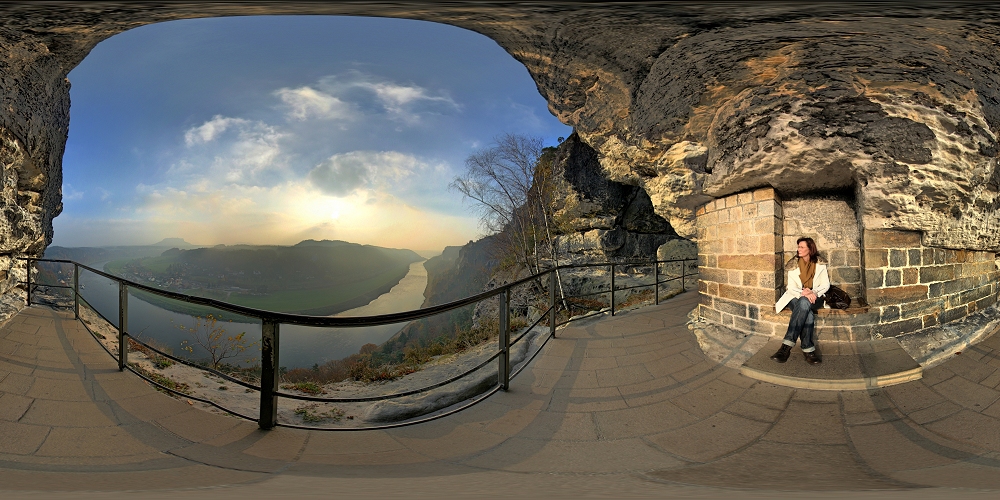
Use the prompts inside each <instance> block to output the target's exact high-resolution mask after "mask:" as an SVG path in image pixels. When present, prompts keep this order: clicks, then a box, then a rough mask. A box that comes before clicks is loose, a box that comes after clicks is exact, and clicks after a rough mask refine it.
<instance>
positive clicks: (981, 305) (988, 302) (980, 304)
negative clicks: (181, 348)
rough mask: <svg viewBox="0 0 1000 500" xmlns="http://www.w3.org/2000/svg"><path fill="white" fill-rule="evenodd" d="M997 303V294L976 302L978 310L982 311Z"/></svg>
mask: <svg viewBox="0 0 1000 500" xmlns="http://www.w3.org/2000/svg"><path fill="white" fill-rule="evenodd" d="M996 301H997V296H996V295H995V294H990V295H988V296H986V297H983V298H981V299H979V300H977V301H976V309H978V310H980V311H982V310H983V309H986V308H987V307H990V306H992V305H993V304H995V303H996Z"/></svg>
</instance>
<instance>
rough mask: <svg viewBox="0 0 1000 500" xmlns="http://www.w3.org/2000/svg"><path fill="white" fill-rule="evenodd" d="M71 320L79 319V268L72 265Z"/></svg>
mask: <svg viewBox="0 0 1000 500" xmlns="http://www.w3.org/2000/svg"><path fill="white" fill-rule="evenodd" d="M73 318H75V319H80V266H79V265H78V264H77V263H76V262H74V263H73Z"/></svg>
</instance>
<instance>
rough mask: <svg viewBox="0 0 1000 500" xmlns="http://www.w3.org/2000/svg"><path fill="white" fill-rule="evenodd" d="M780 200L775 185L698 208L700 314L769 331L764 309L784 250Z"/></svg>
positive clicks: (743, 327) (773, 298)
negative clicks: (763, 319) (763, 313)
mask: <svg viewBox="0 0 1000 500" xmlns="http://www.w3.org/2000/svg"><path fill="white" fill-rule="evenodd" d="M781 218H782V211H781V200H780V199H779V198H778V196H777V195H776V194H775V192H774V190H773V189H770V188H766V189H758V190H755V191H750V192H744V193H739V194H734V195H731V196H727V197H725V198H719V199H716V200H714V201H711V202H709V203H707V204H705V205H704V206H702V207H701V208H699V209H698V211H697V219H696V227H697V234H698V265H699V273H700V279H699V282H698V290H699V292H700V293H701V304H700V306H699V314H700V315H701V317H702V318H704V319H706V320H708V321H712V322H715V323H719V324H722V325H725V326H729V327H732V328H735V329H738V330H742V331H752V332H757V333H766V334H771V333H773V331H774V325H772V324H771V323H769V322H766V321H761V319H760V316H761V313H762V311H766V310H768V309H769V308H770V309H772V310H773V306H774V302H775V301H776V300H777V297H778V294H777V290H778V283H777V282H776V281H775V278H776V276H778V275H779V273H778V271H779V270H780V268H781V265H782V264H781V252H782V235H781V232H782V223H781Z"/></svg>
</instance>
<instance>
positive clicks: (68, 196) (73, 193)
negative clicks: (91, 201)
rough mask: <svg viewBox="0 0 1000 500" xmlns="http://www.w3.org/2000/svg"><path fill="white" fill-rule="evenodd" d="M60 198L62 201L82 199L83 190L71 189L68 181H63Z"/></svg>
mask: <svg viewBox="0 0 1000 500" xmlns="http://www.w3.org/2000/svg"><path fill="white" fill-rule="evenodd" d="M62 199H63V201H76V200H82V199H83V191H77V190H75V189H73V186H72V185H70V184H69V183H63V186H62Z"/></svg>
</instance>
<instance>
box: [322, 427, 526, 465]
mask: <svg viewBox="0 0 1000 500" xmlns="http://www.w3.org/2000/svg"><path fill="white" fill-rule="evenodd" d="M432 423H433V422H432ZM424 425H425V424H421V427H423V426H424ZM427 427H431V426H427ZM361 436H363V434H362V435H361ZM390 436H392V437H393V439H395V440H396V441H398V442H399V444H401V445H403V446H404V447H405V448H407V449H409V450H411V451H413V452H415V453H418V454H420V455H423V456H424V457H425V460H426V459H427V458H436V459H447V460H454V459H460V458H463V457H468V456H471V455H476V454H480V453H482V452H483V451H485V450H488V449H491V448H493V447H495V446H497V445H499V444H500V443H503V442H504V441H507V440H509V439H512V438H509V437H507V436H502V435H500V434H496V433H493V432H487V431H483V430H477V429H473V428H471V427H469V426H464V425H460V426H457V427H456V426H454V425H450V424H448V423H446V422H445V423H439V424H437V425H435V426H433V427H432V428H430V429H419V430H414V429H394V430H393V431H392V432H391V433H390ZM310 441H311V440H310ZM307 448H308V445H307Z"/></svg>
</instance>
